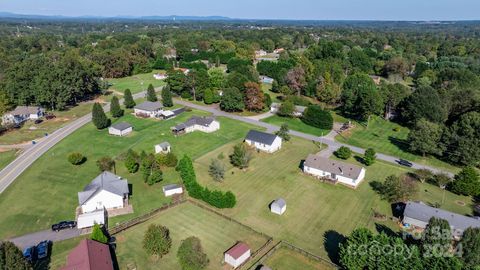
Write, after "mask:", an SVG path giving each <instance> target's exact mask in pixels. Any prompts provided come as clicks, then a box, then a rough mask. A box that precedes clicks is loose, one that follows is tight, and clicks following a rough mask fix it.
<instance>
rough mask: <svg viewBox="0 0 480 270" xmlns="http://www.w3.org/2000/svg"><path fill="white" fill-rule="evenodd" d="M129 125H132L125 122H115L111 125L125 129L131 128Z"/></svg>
mask: <svg viewBox="0 0 480 270" xmlns="http://www.w3.org/2000/svg"><path fill="white" fill-rule="evenodd" d="M131 127H132V125H130V124H129V123H127V122H120V123H116V124H114V125H112V128H114V129H118V130H125V129H127V128H131Z"/></svg>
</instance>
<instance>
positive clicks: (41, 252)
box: [37, 241, 50, 260]
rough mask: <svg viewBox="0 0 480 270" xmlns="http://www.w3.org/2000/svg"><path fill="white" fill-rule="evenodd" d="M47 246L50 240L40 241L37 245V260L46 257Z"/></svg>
mask: <svg viewBox="0 0 480 270" xmlns="http://www.w3.org/2000/svg"><path fill="white" fill-rule="evenodd" d="M49 246H50V241H42V242H40V243H39V244H38V245H37V258H38V259H39V260H41V259H44V258H46V257H48V248H49Z"/></svg>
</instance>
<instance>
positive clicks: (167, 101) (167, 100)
mask: <svg viewBox="0 0 480 270" xmlns="http://www.w3.org/2000/svg"><path fill="white" fill-rule="evenodd" d="M162 102H163V106H165V107H172V106H173V100H172V91H170V86H168V85H167V86H165V87H164V88H163V90H162Z"/></svg>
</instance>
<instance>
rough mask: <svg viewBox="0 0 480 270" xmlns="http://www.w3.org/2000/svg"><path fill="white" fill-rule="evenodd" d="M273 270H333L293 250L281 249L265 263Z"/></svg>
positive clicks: (327, 265) (325, 264) (329, 266)
mask: <svg viewBox="0 0 480 270" xmlns="http://www.w3.org/2000/svg"><path fill="white" fill-rule="evenodd" d="M263 265H266V266H268V267H270V268H271V269H272V270H333V269H335V268H334V267H332V266H331V265H329V264H327V263H322V262H318V261H315V260H313V259H310V258H308V257H306V256H304V255H302V254H300V253H298V252H295V251H293V250H291V249H288V248H285V247H281V248H279V249H278V250H276V251H275V252H274V253H273V254H272V255H271V256H270V257H268V259H267V260H265V262H264V263H263Z"/></svg>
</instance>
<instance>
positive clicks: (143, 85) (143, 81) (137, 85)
mask: <svg viewBox="0 0 480 270" xmlns="http://www.w3.org/2000/svg"><path fill="white" fill-rule="evenodd" d="M164 72H165V71H162V70H154V71H152V72H150V73H143V74H137V75H133V76H129V77H124V78H118V79H107V81H108V82H109V83H111V84H112V86H110V88H109V89H110V90H113V91H118V92H119V93H122V94H123V92H124V91H125V90H126V89H130V91H132V94H135V93H138V92H141V91H144V90H147V87H148V85H149V84H152V85H153V86H154V87H159V86H163V85H165V80H157V79H155V78H154V77H153V74H155V73H164Z"/></svg>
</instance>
